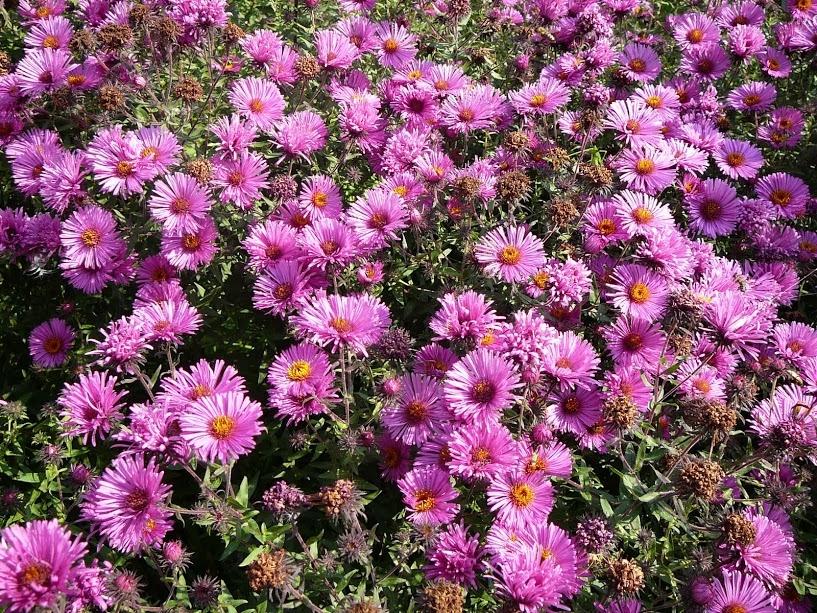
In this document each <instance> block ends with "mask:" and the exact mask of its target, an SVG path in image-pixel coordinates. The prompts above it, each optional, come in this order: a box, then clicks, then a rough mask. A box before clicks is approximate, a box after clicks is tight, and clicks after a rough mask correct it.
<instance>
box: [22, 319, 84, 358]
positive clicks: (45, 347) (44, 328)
mask: <svg viewBox="0 0 817 613" xmlns="http://www.w3.org/2000/svg"><path fill="white" fill-rule="evenodd" d="M74 336H75V335H74V331H73V329H71V327H70V326H69V325H68V324H67V323H66V322H65V321H63V320H62V319H59V318H53V319H49V320H48V321H44V322H43V323H41V324H40V325H39V326H37V327H36V328H34V329H33V330H32V331H31V334H30V335H29V337H28V351H29V353H30V354H31V359H32V360H33V361H34V364H36V365H37V366H42V367H44V368H55V367H57V366H60V365H62V364H63V363H64V362H65V359H66V357H67V355H68V351H69V350H70V349H71V347H73V345H74Z"/></svg>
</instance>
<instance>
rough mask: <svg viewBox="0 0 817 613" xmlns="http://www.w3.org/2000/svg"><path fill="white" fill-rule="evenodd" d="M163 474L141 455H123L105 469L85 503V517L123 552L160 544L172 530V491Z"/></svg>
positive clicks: (111, 543) (114, 546)
mask: <svg viewBox="0 0 817 613" xmlns="http://www.w3.org/2000/svg"><path fill="white" fill-rule="evenodd" d="M163 477H164V473H163V472H162V471H160V470H159V469H158V468H157V467H156V464H155V460H154V459H150V460H149V461H148V463H147V465H146V464H145V459H144V457H143V456H142V455H140V454H128V455H121V456H119V457H117V458H115V459H114V461H113V463H112V464H111V465H110V466H109V467H108V468H106V469H105V472H103V473H102V476H101V477H100V478H99V479H98V480H97V481H96V482H95V483H94V484H93V487H92V489H91V490H90V491H89V492H88V493H87V494H86V496H85V499H84V500H83V501H82V504H81V509H82V518H83V519H84V520H86V521H89V522H91V523H92V524H94V525H95V526H96V527H98V529H99V532H100V534H102V536H103V537H105V539H106V540H107V542H108V544H109V545H110V546H111V547H113V548H114V549H116V550H117V551H121V552H124V553H138V552H140V551H143V550H144V549H147V548H150V547H157V546H159V545H161V543H162V541H163V540H164V537H165V535H166V534H167V533H168V532H169V531H170V529H171V528H172V522H171V519H170V518H171V516H172V513H171V512H170V510H169V509H168V508H167V504H168V502H169V499H170V493H171V488H170V486H169V485H166V484H165V483H163V482H162V478H163Z"/></svg>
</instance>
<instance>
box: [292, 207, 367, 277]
mask: <svg viewBox="0 0 817 613" xmlns="http://www.w3.org/2000/svg"><path fill="white" fill-rule="evenodd" d="M299 246H300V248H301V252H302V255H301V258H300V261H301V262H303V264H304V266H308V267H310V268H312V269H318V270H326V269H327V268H331V269H335V268H341V269H342V268H343V267H344V266H346V265H347V264H350V263H351V262H352V261H354V260H355V259H356V258H358V257H359V256H360V255H361V252H362V250H361V248H360V245H359V243H358V240H357V237H356V235H355V234H354V233H353V231H352V229H351V228H350V227H349V226H348V225H347V224H345V223H343V222H341V221H340V220H338V219H331V218H324V219H317V220H315V221H314V222H313V223H311V224H310V225H309V226H308V227H307V228H306V229H304V231H303V232H302V233H301V235H300V237H299Z"/></svg>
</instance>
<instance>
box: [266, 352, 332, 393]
mask: <svg viewBox="0 0 817 613" xmlns="http://www.w3.org/2000/svg"><path fill="white" fill-rule="evenodd" d="M333 379H334V374H333V371H332V366H331V364H330V363H329V357H328V356H327V355H326V353H325V352H324V351H322V350H321V349H318V348H317V347H315V346H314V345H311V344H309V343H299V344H297V345H293V346H292V347H290V348H288V349H286V350H284V351H283V352H282V353H281V354H280V355H278V356H277V357H276V358H275V359H274V360H273V361H272V364H270V367H269V370H268V371H267V382H268V383H269V384H270V386H272V387H274V388H276V389H278V390H281V391H283V392H287V393H293V394H296V395H306V394H309V393H310V392H312V391H314V390H316V389H318V388H322V387H325V386H327V385H328V384H331V383H332V381H333Z"/></svg>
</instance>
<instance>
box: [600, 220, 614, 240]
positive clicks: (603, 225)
mask: <svg viewBox="0 0 817 613" xmlns="http://www.w3.org/2000/svg"><path fill="white" fill-rule="evenodd" d="M596 229H597V230H598V231H599V234H601V235H602V236H610V235H611V234H612V233H613V232H615V231H616V222H615V221H613V220H612V219H610V218H609V217H605V218H604V219H602V220H600V221H599V223H597V224H596Z"/></svg>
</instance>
